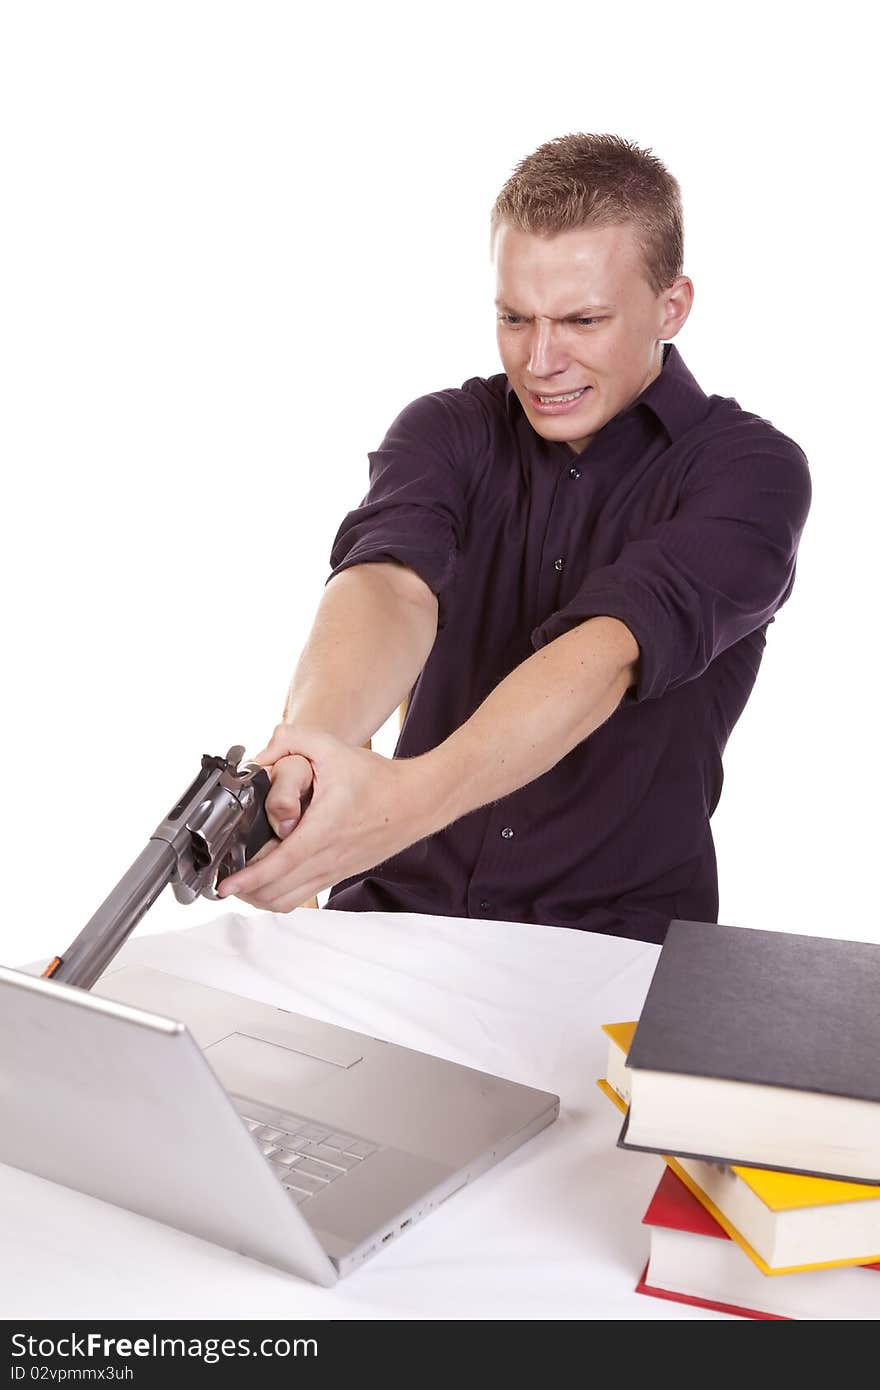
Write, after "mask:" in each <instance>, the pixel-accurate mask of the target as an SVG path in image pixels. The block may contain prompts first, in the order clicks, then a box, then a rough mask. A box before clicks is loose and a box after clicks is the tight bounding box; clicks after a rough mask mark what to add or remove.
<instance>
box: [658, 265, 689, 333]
mask: <svg viewBox="0 0 880 1390" xmlns="http://www.w3.org/2000/svg"><path fill="white" fill-rule="evenodd" d="M661 299H662V301H663V322H662V324H661V327H660V338H661V339H662V340H663V341H664V342H665V341H666V340H667V339H668V338H674V337H675V335H676V333H677V332H678V331H679V329H680V328H682V327H683V326H684V323H685V321H686V319H687V316H688V314H689V313H690V311H691V306H692V305H693V302H694V282H693V280H690V279H688V277H687V275H678V276H676V278H675V279H674V280H673V282H672V284H671V285H670V286H669V287H668V288H667V289H665V290H664V291H663V292H662V295H661Z"/></svg>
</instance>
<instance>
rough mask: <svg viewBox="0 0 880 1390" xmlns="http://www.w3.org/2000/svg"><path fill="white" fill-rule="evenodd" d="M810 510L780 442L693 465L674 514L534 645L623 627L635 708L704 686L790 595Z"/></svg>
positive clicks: (599, 573)
mask: <svg viewBox="0 0 880 1390" xmlns="http://www.w3.org/2000/svg"><path fill="white" fill-rule="evenodd" d="M810 501H811V484H810V476H809V469H808V465H807V460H806V458H805V456H804V454H803V452H802V450H801V449H800V448H799V447H798V446H797V445H796V444H795V443H794V442H793V441H791V440H789V439H788V438H787V437H786V436H784V435H781V434H778V433H773V434H772V435H766V434H764V435H763V437H761V436H759V437H757V438H753V439H752V440H749V439H748V438H742V439H739V440H736V441H731V442H729V443H727V444H726V447H725V448H724V449H723V451H722V452H720V454H719V450H718V449H717V446H716V447H715V448H714V449H712V450H709V449H708V448H707V450H706V452H705V454H704V455H703V456H702V457H700V456H697V457H696V458H695V460H694V463H693V466H692V467H691V468H690V470H689V472H688V476H687V479H686V482H685V484H684V486H683V488H682V492H681V495H680V497H679V501H678V506H677V508H676V511H675V513H674V514H673V515H672V516H671V517H670V518H669V519H668V520H664V521H661V522H659V523H657V524H654V525H651V526H648V527H646V529H645V531H644V533H643V534H641V535H637V536H635V537H633V538H632V539H631V540H629V541H628V542H627V543H626V544H625V545H624V546H623V548H622V550H621V552H620V555H619V557H618V558H617V559H616V560H615V562H614V563H613V564H610V565H607V566H605V567H604V568H601V569H597V570H594V571H593V572H592V573H591V574H589V575H588V576H587V577H586V579H585V580H584V582H583V583H582V585H581V586H580V587H579V589H578V590H577V592H576V594H575V595H574V597H573V598H572V599H571V600H570V602H568V603H567V604H566V605H565V606H564V607H562V608H560V609H559V610H558V611H557V612H555V613H553V614H551V616H550V617H549V618H547V619H546V621H545V622H543V623H541V624H540V625H539V626H538V627H536V628H535V630H534V631H533V633H532V644H533V646H534V647H535V648H536V649H537V648H540V647H542V646H544V645H545V644H546V643H547V642H550V641H552V640H553V639H554V638H556V637H559V636H560V635H561V634H562V633H564V632H567V631H569V629H571V628H573V627H575V626H576V625H577V624H579V623H582V622H585V621H586V620H587V619H588V618H593V617H599V616H608V617H613V618H618V619H619V620H620V621H621V622H623V623H625V624H626V626H627V627H628V628H629V630H630V631H631V632H632V634H633V636H634V638H635V639H636V641H637V642H638V645H639V649H640V654H641V655H640V663H639V678H638V683H637V686H636V688H635V689H634V691H633V692H631V693H632V697H633V698H635V699H636V700H650V699H656V698H657V697H659V696H661V695H663V694H664V692H665V691H667V690H672V689H675V688H676V687H677V686H680V685H683V684H684V683H685V682H686V681H690V680H693V679H694V678H695V677H697V676H700V675H702V673H703V672H704V671H705V670H706V668H707V667H708V665H709V664H710V662H711V661H712V660H713V659H714V658H715V657H716V656H718V655H719V653H721V652H723V651H724V650H725V649H726V648H727V647H730V646H732V645H733V643H734V642H737V641H739V640H740V638H742V637H745V636H746V635H748V634H749V633H751V632H754V631H755V630H756V629H758V628H760V627H763V626H764V625H765V624H766V623H767V622H769V621H770V619H771V618H772V617H773V615H774V614H775V613H776V611H777V609H778V608H779V607H780V606H781V605H782V604H783V603H784V602H785V600H786V599H787V598H788V596H789V594H790V593H791V590H792V586H793V583H794V576H795V560H796V555H797V548H798V542H799V540H800V535H801V531H802V529H803V526H804V523H805V521H806V518H807V513H808V511H809V507H810Z"/></svg>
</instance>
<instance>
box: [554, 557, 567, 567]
mask: <svg viewBox="0 0 880 1390" xmlns="http://www.w3.org/2000/svg"><path fill="white" fill-rule="evenodd" d="M553 568H554V569H555V570H564V569H565V561H564V560H561V559H560V560H554V561H553Z"/></svg>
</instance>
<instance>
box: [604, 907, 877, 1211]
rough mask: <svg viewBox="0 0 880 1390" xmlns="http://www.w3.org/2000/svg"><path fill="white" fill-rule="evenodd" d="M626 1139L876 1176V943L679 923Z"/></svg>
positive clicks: (826, 1173)
mask: <svg viewBox="0 0 880 1390" xmlns="http://www.w3.org/2000/svg"><path fill="white" fill-rule="evenodd" d="M626 1065H627V1067H628V1068H629V1069H630V1071H631V1073H632V1098H631V1101H630V1107H629V1111H628V1112H627V1116H626V1119H625V1120H624V1125H623V1129H622V1131H621V1134H620V1138H619V1139H618V1141H617V1142H618V1144H619V1146H620V1147H621V1148H624V1149H641V1150H648V1151H649V1152H652V1153H661V1154H667V1153H669V1154H679V1155H681V1156H682V1157H688V1158H701V1159H706V1160H708V1161H709V1162H713V1163H726V1164H741V1165H744V1166H747V1167H753V1168H777V1169H781V1170H783V1171H785V1172H791V1173H807V1174H810V1175H812V1176H816V1177H832V1178H839V1179H841V1180H843V1181H845V1182H864V1183H877V1184H880V945H878V944H874V943H870V942H864V941H843V940H838V939H835V938H830V937H817V936H800V935H797V934H795V933H793V932H772V931H760V930H757V929H755V928H750V927H730V926H723V925H721V924H716V923H713V922H683V921H673V922H672V923H671V925H670V927H669V931H668V933H667V936H666V941H665V943H664V945H663V948H662V950H661V952H660V956H659V959H658V961H657V966H656V968H655V971H654V976H653V978H652V980H651V984H650V985H649V987H648V993H647V995H646V997H645V1003H644V1006H643V1008H642V1011H641V1015H640V1017H639V1021H638V1027H637V1029H636V1033H635V1037H634V1038H633V1042H632V1045H631V1047H630V1050H629V1052H628V1054H627V1059H626Z"/></svg>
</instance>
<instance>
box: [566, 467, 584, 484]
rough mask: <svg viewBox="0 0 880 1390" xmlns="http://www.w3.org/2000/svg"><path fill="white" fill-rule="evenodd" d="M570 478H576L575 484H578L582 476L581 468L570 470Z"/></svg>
mask: <svg viewBox="0 0 880 1390" xmlns="http://www.w3.org/2000/svg"><path fill="white" fill-rule="evenodd" d="M568 476H569V477H570V478H574V480H575V482H577V480H578V478H579V477H580V476H581V470H580V469H579V468H569V470H568Z"/></svg>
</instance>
